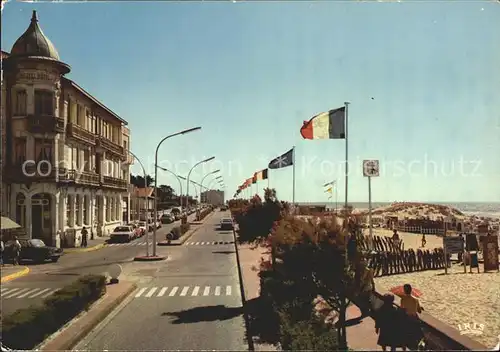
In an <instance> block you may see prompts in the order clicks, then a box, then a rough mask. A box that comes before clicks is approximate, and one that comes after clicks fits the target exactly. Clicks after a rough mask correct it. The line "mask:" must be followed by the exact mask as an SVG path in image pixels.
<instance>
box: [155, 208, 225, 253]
mask: <svg viewBox="0 0 500 352" xmlns="http://www.w3.org/2000/svg"><path fill="white" fill-rule="evenodd" d="M212 214H215V212H214V211H213V212H211V213H210V214H208V215H207V216H206V217H205V219H203V220H202V221H204V220H206V219H208V218H209V217H210V216H211V215H212ZM203 225H205V222H202V223H201V224H200V225H197V226H198V227H197V228H195V229H193V230H189V231H188V232H186V233H185V234H184V235H183V236H181V238H179V239H178V240H172V241H171V242H168V240H166V241H162V242H158V243H156V245H157V246H162V247H167V246H182V245H183V244H184V242H186V241H187V240H188V239H189V238H191V236H193V235H194V233H195V232H196V231H198V229H199V228H201V227H202V226H203ZM189 232H191V233H189ZM173 241H177V242H175V243H172V242H173Z"/></svg>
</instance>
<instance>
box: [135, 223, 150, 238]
mask: <svg viewBox="0 0 500 352" xmlns="http://www.w3.org/2000/svg"><path fill="white" fill-rule="evenodd" d="M137 226H138V227H139V229H141V236H144V235H145V234H146V233H147V232H148V228H147V225H146V221H139V222H138V223H137Z"/></svg>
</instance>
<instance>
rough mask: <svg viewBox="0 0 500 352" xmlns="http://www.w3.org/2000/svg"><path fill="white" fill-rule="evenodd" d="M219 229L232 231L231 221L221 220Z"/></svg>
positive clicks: (229, 219) (228, 219) (227, 219)
mask: <svg viewBox="0 0 500 352" xmlns="http://www.w3.org/2000/svg"><path fill="white" fill-rule="evenodd" d="M220 229H221V230H232V229H233V219H231V218H222V219H221V220H220Z"/></svg>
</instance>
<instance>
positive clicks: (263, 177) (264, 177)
mask: <svg viewBox="0 0 500 352" xmlns="http://www.w3.org/2000/svg"><path fill="white" fill-rule="evenodd" d="M253 177H255V178H256V179H257V181H261V180H267V169H264V170H261V171H259V172H256V173H255V174H254V175H253Z"/></svg>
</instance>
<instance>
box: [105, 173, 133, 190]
mask: <svg viewBox="0 0 500 352" xmlns="http://www.w3.org/2000/svg"><path fill="white" fill-rule="evenodd" d="M102 185H103V186H104V187H110V188H120V189H125V190H126V189H127V187H128V182H127V181H125V180H122V179H119V178H114V177H110V176H103V177H102Z"/></svg>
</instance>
